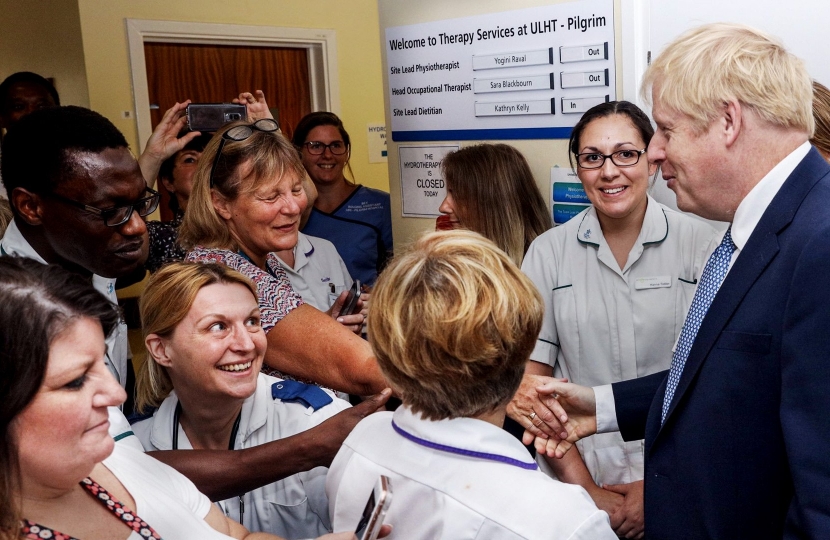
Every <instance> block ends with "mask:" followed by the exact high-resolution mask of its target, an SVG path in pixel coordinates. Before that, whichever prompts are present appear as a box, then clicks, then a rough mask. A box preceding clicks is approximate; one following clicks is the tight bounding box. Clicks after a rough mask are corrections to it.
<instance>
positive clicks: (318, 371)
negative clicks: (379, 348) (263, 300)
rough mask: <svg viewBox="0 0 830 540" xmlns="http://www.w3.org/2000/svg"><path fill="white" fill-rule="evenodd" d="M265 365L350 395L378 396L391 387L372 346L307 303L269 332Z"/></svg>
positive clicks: (293, 311)
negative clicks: (377, 394)
mask: <svg viewBox="0 0 830 540" xmlns="http://www.w3.org/2000/svg"><path fill="white" fill-rule="evenodd" d="M265 363H266V364H268V365H269V366H271V367H272V368H274V369H277V370H279V371H282V372H284V373H287V374H290V375H292V376H294V377H297V378H302V379H308V380H311V381H314V382H316V383H317V384H320V385H322V386H327V387H329V388H333V389H334V390H339V391H341V392H346V393H349V394H356V395H362V396H365V395H370V394H376V393H378V392H380V391H381V390H383V389H384V388H386V387H387V386H388V385H387V384H386V380H385V379H384V377H383V375H382V374H381V372H380V368H378V364H377V360H376V359H375V356H374V354H373V353H372V348H371V347H370V346H369V343H368V342H366V341H365V340H363V339H361V338H359V337H357V336H356V335H354V334H353V333H351V332H349V331H348V330H347V329H346V328H345V327H344V326H343V325H342V324H340V323H338V322H337V321H335V320H334V319H332V318H331V317H329V316H328V315H327V314H325V313H323V312H322V311H320V310H318V309H315V308H313V307H311V306H309V305H307V304H303V305H301V306H300V307H298V308H296V309H294V310H292V311H291V312H290V313H289V314H288V315H286V316H285V317H284V318H283V319H282V320H281V321H280V322H279V323H277V325H276V326H274V327H273V328H272V329H271V330H270V331H269V332H268V350H267V352H266V353H265Z"/></svg>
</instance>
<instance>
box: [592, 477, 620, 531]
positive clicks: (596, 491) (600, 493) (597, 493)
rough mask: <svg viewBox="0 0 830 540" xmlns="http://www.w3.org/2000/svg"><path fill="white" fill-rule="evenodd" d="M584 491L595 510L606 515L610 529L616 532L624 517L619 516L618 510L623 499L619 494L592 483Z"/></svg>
mask: <svg viewBox="0 0 830 540" xmlns="http://www.w3.org/2000/svg"><path fill="white" fill-rule="evenodd" d="M586 491H588V495H590V496H591V499H592V500H593V501H594V504H595V505H597V508H599V509H600V510H602V511H603V512H605V513H606V514H608V517H609V518H610V519H611V528H612V529H614V531H616V530H617V528H618V527H619V526H620V524H621V523H622V520H623V518H624V515H620V509H621V508H622V507H623V505H624V503H625V498H624V497H623V496H622V495H621V494H619V493H615V492H613V491H610V490H608V489H603V488H602V487H600V486H598V485H596V484H594V483H593V482H591V485H590V486H587V487H586ZM617 534H619V533H617Z"/></svg>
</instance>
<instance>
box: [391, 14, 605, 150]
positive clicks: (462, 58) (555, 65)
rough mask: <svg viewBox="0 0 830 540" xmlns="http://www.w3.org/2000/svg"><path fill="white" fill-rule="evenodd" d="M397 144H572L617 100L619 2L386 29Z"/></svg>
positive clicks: (393, 119)
mask: <svg viewBox="0 0 830 540" xmlns="http://www.w3.org/2000/svg"><path fill="white" fill-rule="evenodd" d="M385 46H386V49H387V50H386V55H387V65H388V66H389V67H388V70H389V71H388V73H387V74H386V76H387V77H388V80H389V93H390V95H389V104H390V109H391V113H392V126H391V131H392V140H393V141H396V142H405V141H440V140H484V139H489V140H494V139H495V140H505V139H548V138H567V137H568V136H569V135H570V131H571V128H572V127H573V125H574V124H575V123H576V122H577V121H578V120H579V118H580V117H581V116H582V113H583V112H585V111H586V110H587V109H588V108H590V107H592V106H594V105H596V104H598V103H602V102H605V101H609V100H610V101H612V100H615V99H616V66H615V61H614V59H615V56H614V46H615V37H614V0H580V1H577V2H566V3H559V4H553V5H550V6H543V7H536V8H530V9H522V10H517V11H508V12H504V13H491V14H486V15H478V16H474V17H465V18H460V19H450V20H442V21H435V22H430V23H423V24H415V25H410V26H398V27H393V28H387V29H386V42H385Z"/></svg>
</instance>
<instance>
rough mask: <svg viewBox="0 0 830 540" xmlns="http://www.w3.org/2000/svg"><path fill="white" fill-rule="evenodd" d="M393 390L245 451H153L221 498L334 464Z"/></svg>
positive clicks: (215, 498)
mask: <svg viewBox="0 0 830 540" xmlns="http://www.w3.org/2000/svg"><path fill="white" fill-rule="evenodd" d="M335 324H336V323H335ZM390 395H391V392H390V391H389V390H384V391H383V392H382V393H380V394H378V395H376V396H372V397H371V398H369V399H367V400H365V401H364V402H362V403H360V404H358V405H356V406H354V407H351V408H349V409H346V410H345V411H342V412H340V413H338V414H336V415H334V416H332V417H331V418H329V419H328V420H326V421H325V422H323V423H322V424H320V425H319V426H316V427H313V428H311V429H309V430H307V431H304V432H302V433H298V434H297V435H293V436H291V437H286V438H284V439H280V440H278V441H273V442H270V443H266V444H262V445H259V446H254V447H252V448H246V449H244V450H166V451H157V452H148V454H149V455H151V456H153V457H154V458H156V459H158V460H159V461H163V462H164V463H166V464H167V465H170V466H171V467H173V468H174V469H176V470H177V471H179V472H180V473H182V474H183V475H185V476H186V477H188V478H189V479H190V481H191V482H193V483H194V484H196V487H197V488H199V491H201V492H202V493H204V494H205V495H207V496H208V497H209V498H210V500H212V501H221V500H224V499H228V498H230V497H235V496H237V495H240V494H242V493H246V492H248V491H251V490H254V489H257V488H259V487H262V486H264V485H267V484H271V483H273V482H276V481H277V480H281V479H283V478H286V477H288V476H291V475H292V474H296V473H298V472H302V471H308V470H310V469H313V468H314V467H320V466H322V467H328V466H329V465H330V464H331V461H332V460H333V459H334V456H335V454H337V452H338V450H340V445H341V444H342V443H343V440H344V439H345V438H346V436H347V435H348V434H349V433H350V432H351V431H352V429H353V428H354V426H355V425H357V423H358V422H359V421H361V420H362V419H363V418H365V417H366V416H368V415H370V414H372V413H373V412H376V411H378V410H382V409H383V407H384V405H385V404H386V401H387V400H388V399H389V396H390Z"/></svg>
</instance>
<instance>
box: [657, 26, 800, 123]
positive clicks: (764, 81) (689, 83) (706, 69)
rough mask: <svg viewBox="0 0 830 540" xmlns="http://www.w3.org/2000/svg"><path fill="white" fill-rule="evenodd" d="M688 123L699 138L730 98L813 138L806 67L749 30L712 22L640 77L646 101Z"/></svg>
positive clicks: (673, 46)
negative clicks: (688, 119) (657, 102)
mask: <svg viewBox="0 0 830 540" xmlns="http://www.w3.org/2000/svg"><path fill="white" fill-rule="evenodd" d="M650 90H653V92H654V96H653V97H654V99H655V101H659V102H660V104H661V105H662V106H664V107H666V108H668V109H669V110H672V111H675V112H679V113H681V114H683V115H685V116H688V117H689V118H691V119H692V127H693V129H694V130H695V131H697V132H698V133H702V132H703V131H705V130H706V128H707V127H708V126H709V125H710V124H711V122H712V120H714V119H715V117H716V116H717V114H718V113H719V112H720V111H721V110H722V107H723V104H724V103H725V102H726V101H727V100H730V99H735V100H737V101H739V102H740V103H741V104H742V105H744V106H747V107H749V108H751V109H752V110H753V111H754V112H755V113H756V114H757V115H758V116H759V117H760V118H761V119H762V120H764V121H766V122H767V123H769V124H771V125H775V126H782V127H786V128H792V129H798V130H801V131H804V132H806V133H807V134H808V135H812V133H813V131H814V129H815V123H814V122H813V115H812V111H811V110H810V105H811V103H812V95H813V90H812V86H811V81H810V76H809V74H808V73H807V70H806V68H805V67H804V63H803V62H802V61H801V60H800V59H799V58H797V57H795V56H794V55H792V54H790V53H789V52H787V50H786V49H785V48H784V46H783V45H782V44H781V43H780V42H778V41H777V40H775V39H773V38H771V37H769V36H767V35H766V34H764V33H762V32H760V31H758V30H756V29H754V28H751V27H749V26H745V25H740V24H731V23H715V24H707V25H703V26H699V27H697V28H693V29H692V30H689V31H687V32H686V33H684V34H682V35H681V36H680V37H679V38H677V39H676V40H674V41H673V42H672V43H670V44H669V45H668V46H667V47H666V49H665V50H664V51H663V52H662V53H660V55H659V56H658V57H657V59H656V60H655V61H654V62H653V63H652V64H651V66H649V68H648V69H647V70H646V73H645V75H644V76H643V84H642V87H641V92H642V96H643V98H644V99H645V100H646V101H647V102H650V101H651V98H652V95H650Z"/></svg>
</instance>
